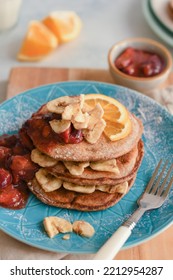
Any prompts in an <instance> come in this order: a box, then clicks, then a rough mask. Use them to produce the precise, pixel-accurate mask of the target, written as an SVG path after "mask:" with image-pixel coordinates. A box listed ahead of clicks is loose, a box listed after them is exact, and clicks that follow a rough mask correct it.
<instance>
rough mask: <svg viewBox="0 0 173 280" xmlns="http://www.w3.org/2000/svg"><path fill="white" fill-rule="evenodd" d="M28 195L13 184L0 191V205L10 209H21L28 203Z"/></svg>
mask: <svg viewBox="0 0 173 280" xmlns="http://www.w3.org/2000/svg"><path fill="white" fill-rule="evenodd" d="M27 197H28V194H27V193H26V191H25V190H24V191H22V190H20V189H18V188H16V187H14V186H13V185H12V184H10V185H8V186H7V187H6V188H4V189H3V190H2V191H0V205H1V206H2V207H5V208H9V209H21V208H23V207H24V206H25V204H26V202H27Z"/></svg>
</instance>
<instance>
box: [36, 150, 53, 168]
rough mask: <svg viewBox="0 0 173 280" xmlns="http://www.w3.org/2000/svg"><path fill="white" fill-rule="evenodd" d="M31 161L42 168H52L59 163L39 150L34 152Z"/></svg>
mask: <svg viewBox="0 0 173 280" xmlns="http://www.w3.org/2000/svg"><path fill="white" fill-rule="evenodd" d="M31 160H32V161H33V162H35V163H37V164H38V165H40V166H41V167H50V166H54V165H56V163H57V160H56V159H54V158H51V157H49V156H47V155H45V154H43V153H42V152H40V151H39V150H38V149H34V150H32V152H31Z"/></svg>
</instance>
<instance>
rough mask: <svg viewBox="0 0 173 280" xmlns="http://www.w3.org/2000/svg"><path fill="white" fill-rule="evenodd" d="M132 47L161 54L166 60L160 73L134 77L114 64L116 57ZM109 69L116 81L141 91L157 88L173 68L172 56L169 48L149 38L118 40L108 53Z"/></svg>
mask: <svg viewBox="0 0 173 280" xmlns="http://www.w3.org/2000/svg"><path fill="white" fill-rule="evenodd" d="M127 47H132V48H135V49H141V50H145V51H151V52H153V53H157V54H158V55H160V56H161V57H162V58H163V59H164V61H165V67H164V69H163V71H162V72H161V73H160V74H157V75H155V76H152V77H134V76H130V75H127V74H125V73H123V72H122V71H120V70H119V69H118V68H117V67H116V66H115V64H114V62H115V59H116V58H117V57H118V56H119V55H120V54H121V53H122V52H123V51H124V50H125V49H126V48H127ZM108 63H109V69H110V72H111V74H112V77H113V78H114V81H115V83H117V84H119V85H123V86H125V87H129V88H132V89H135V90H138V91H141V92H147V91H150V90H152V89H155V88H157V87H158V86H159V85H161V84H162V83H163V82H164V81H165V80H166V79H167V78H168V75H169V73H170V71H171V69H172V65H173V63H172V56H171V54H170V52H169V51H168V49H167V48H166V47H165V46H164V45H162V44H160V43H159V42H157V41H154V40H152V39H148V38H130V39H126V40H124V41H121V42H118V43H116V44H115V45H113V46H112V48H111V49H110V50H109V53H108Z"/></svg>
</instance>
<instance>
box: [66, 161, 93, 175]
mask: <svg viewBox="0 0 173 280" xmlns="http://www.w3.org/2000/svg"><path fill="white" fill-rule="evenodd" d="M63 163H64V165H65V167H66V168H67V169H68V171H69V172H70V174H72V175H75V176H78V175H82V173H83V172H84V169H85V167H87V166H89V162H75V161H63Z"/></svg>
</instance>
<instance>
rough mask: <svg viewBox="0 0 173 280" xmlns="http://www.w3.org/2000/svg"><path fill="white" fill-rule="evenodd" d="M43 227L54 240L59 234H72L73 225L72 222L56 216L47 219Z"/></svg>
mask: <svg viewBox="0 0 173 280" xmlns="http://www.w3.org/2000/svg"><path fill="white" fill-rule="evenodd" d="M43 225H44V228H45V230H46V232H47V234H48V236H49V237H50V238H53V237H54V236H55V235H57V234H58V233H59V232H61V233H66V232H72V224H71V223H70V222H68V221H67V220H65V219H63V218H59V217H55V216H50V217H46V218H45V219H44V220H43Z"/></svg>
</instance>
